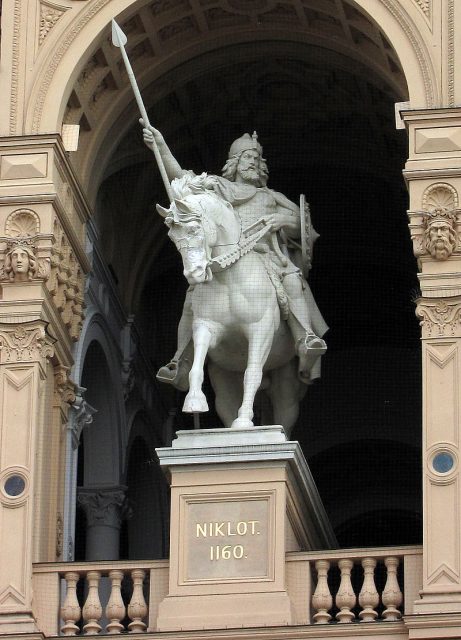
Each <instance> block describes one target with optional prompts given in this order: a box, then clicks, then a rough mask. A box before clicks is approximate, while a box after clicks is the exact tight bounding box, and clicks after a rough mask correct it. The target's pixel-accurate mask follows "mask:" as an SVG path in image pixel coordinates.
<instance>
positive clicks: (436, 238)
mask: <svg viewBox="0 0 461 640" xmlns="http://www.w3.org/2000/svg"><path fill="white" fill-rule="evenodd" d="M403 117H404V120H405V122H406V125H407V128H408V133H409V149H410V156H409V160H408V162H407V165H406V169H405V171H404V175H405V178H406V180H407V182H408V187H409V192H410V211H409V217H410V232H411V237H412V240H413V245H414V250H415V255H416V256H417V258H418V264H419V268H420V274H419V279H420V284H421V297H420V299H419V300H418V305H417V310H416V312H417V315H418V317H419V318H420V319H421V328H422V373H423V437H422V453H423V459H422V469H423V517H424V519H423V529H424V531H423V542H424V554H423V578H422V585H421V586H422V590H421V592H420V594H421V599H420V600H418V601H417V602H416V603H415V612H416V613H417V614H418V613H425V614H429V615H442V617H443V614H444V613H448V612H461V509H460V500H461V496H460V487H461V465H460V444H461V443H460V435H461V433H460V427H461V425H460V419H461V415H460V406H461V405H460V401H461V385H460V381H461V246H460V233H459V232H460V228H461V215H460V213H461V212H460V209H459V194H460V193H461V109H459V108H456V109H439V110H424V111H408V112H404V113H403ZM417 618H418V616H417V615H415V616H414V619H413V618H412V617H409V618H408V622H409V625H410V627H411V629H412V631H411V633H410V637H411V635H412V633H413V630H414V629H416V628H418V631H417V634H418V637H419V638H425V637H433V636H432V635H431V634H432V632H433V630H431V628H430V625H429V624H428V618H427V617H425V622H424V625H426V626H425V627H424V625H423V623H422V618H421V619H420V620H419V621H418V619H417ZM421 625H423V626H421ZM459 632H460V628H459V626H456V627H453V629H452V633H449V634H448V636H446V637H449V636H450V637H451V636H452V635H453V634H454V635H457V636H458V637H459Z"/></svg>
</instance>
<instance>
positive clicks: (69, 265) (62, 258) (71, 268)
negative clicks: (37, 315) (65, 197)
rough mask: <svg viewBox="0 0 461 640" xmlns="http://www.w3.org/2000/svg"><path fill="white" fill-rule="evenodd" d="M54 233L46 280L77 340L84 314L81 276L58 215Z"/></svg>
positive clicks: (71, 333) (57, 306) (82, 280)
mask: <svg viewBox="0 0 461 640" xmlns="http://www.w3.org/2000/svg"><path fill="white" fill-rule="evenodd" d="M54 237H55V244H54V246H53V248H52V250H51V273H50V277H49V279H48V281H47V283H46V284H47V288H48V290H49V291H50V293H51V296H52V298H53V301H54V303H55V305H56V308H57V309H58V311H59V312H60V314H61V318H62V320H63V322H64V324H65V325H66V327H67V328H68V330H69V334H70V337H71V338H72V340H74V341H76V340H78V338H79V335H80V331H81V328H82V324H83V318H84V313H83V309H84V301H83V286H84V276H83V273H82V270H81V268H80V265H79V263H78V261H77V259H76V257H75V254H74V252H73V251H72V248H71V247H70V245H69V243H68V241H67V238H66V236H65V234H64V231H63V229H62V226H61V223H60V222H59V220H58V218H57V217H56V218H55V221H54Z"/></svg>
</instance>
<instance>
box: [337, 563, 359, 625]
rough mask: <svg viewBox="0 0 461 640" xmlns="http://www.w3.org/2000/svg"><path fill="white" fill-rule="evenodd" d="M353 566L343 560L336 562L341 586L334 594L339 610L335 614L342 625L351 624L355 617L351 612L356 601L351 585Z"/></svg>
mask: <svg viewBox="0 0 461 640" xmlns="http://www.w3.org/2000/svg"><path fill="white" fill-rule="evenodd" d="M353 566H354V563H353V562H352V560H347V559H345V560H340V561H339V562H338V567H339V568H340V570H341V584H340V585H339V589H338V593H337V594H336V606H337V607H338V609H339V611H338V613H337V614H336V619H337V621H338V622H342V623H344V622H352V620H353V619H354V617H355V616H354V614H353V613H352V611H351V609H352V607H354V606H355V603H356V601H357V598H356V596H355V593H354V590H353V588H352V583H351V570H352V567H353Z"/></svg>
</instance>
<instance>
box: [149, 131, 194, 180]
mask: <svg viewBox="0 0 461 640" xmlns="http://www.w3.org/2000/svg"><path fill="white" fill-rule="evenodd" d="M139 122H140V123H141V125H144V123H143V121H142V119H141V120H140V121H139ZM142 132H143V139H144V143H145V144H146V146H147V147H148V148H149V149H151V150H153V149H152V144H153V140H154V138H155V142H156V143H157V147H158V150H159V152H160V156H161V158H162V160H163V164H164V165H165V171H166V174H167V176H168V179H169V181H170V182H171V181H172V180H173V179H174V178H180V177H181V176H182V175H183V174H184V170H183V169H182V168H181V166H180V164H179V162H178V161H177V160H176V158H175V157H174V155H173V154H172V153H171V151H170V149H169V147H168V145H167V143H166V142H165V139H164V137H163V136H162V134H161V133H160V131H159V130H158V129H155V128H154V127H152V126H151V125H149V127H145V128H143V130H142Z"/></svg>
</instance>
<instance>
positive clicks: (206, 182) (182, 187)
mask: <svg viewBox="0 0 461 640" xmlns="http://www.w3.org/2000/svg"><path fill="white" fill-rule="evenodd" d="M215 183H216V178H215V177H214V176H209V175H208V174H207V173H205V172H204V173H201V174H200V175H199V176H197V175H195V173H192V171H186V172H184V174H183V175H182V176H181V177H180V178H175V179H174V180H173V182H172V183H171V190H172V191H173V196H174V197H175V198H178V199H179V200H182V199H184V198H185V197H186V196H190V195H198V194H201V193H205V192H207V191H210V190H212V189H213V186H214V184H215Z"/></svg>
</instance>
